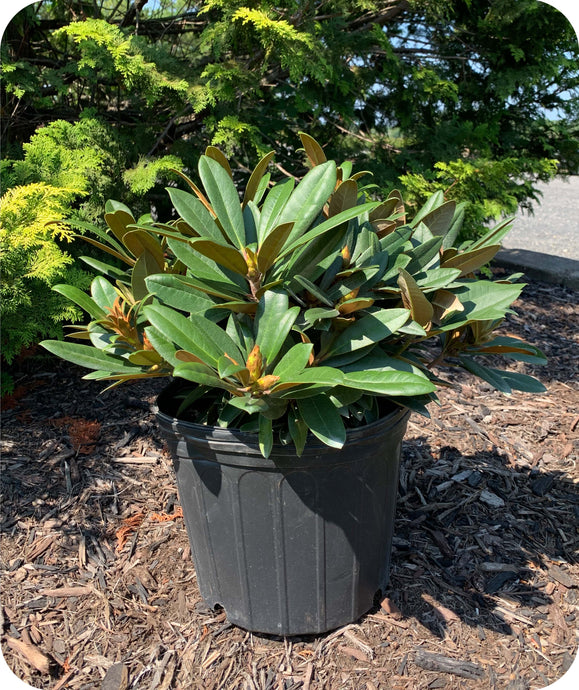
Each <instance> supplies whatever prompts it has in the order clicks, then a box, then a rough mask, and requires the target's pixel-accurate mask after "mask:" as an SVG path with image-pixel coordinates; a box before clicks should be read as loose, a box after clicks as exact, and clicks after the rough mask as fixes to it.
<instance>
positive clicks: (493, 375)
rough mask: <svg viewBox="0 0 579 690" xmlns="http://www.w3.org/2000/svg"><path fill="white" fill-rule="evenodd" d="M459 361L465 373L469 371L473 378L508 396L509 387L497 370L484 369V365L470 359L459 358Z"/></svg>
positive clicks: (501, 373)
mask: <svg viewBox="0 0 579 690" xmlns="http://www.w3.org/2000/svg"><path fill="white" fill-rule="evenodd" d="M459 359H460V363H461V364H462V366H463V367H464V368H465V369H466V370H467V371H470V373H471V374H474V375H475V376H478V377H479V378H481V379H482V380H483V381H486V382H487V383H490V384H491V386H493V387H494V388H496V389H497V390H499V391H501V392H502V393H507V394H508V393H510V392H511V386H510V385H509V383H508V382H507V381H506V380H505V379H504V378H503V372H501V371H498V370H497V369H491V368H490V367H485V366H484V365H482V364H479V363H478V362H476V361H475V360H474V359H471V358H470V357H459Z"/></svg>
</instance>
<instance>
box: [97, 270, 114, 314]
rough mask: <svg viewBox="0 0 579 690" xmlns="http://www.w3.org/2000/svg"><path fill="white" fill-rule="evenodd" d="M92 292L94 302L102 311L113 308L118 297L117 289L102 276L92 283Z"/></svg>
mask: <svg viewBox="0 0 579 690" xmlns="http://www.w3.org/2000/svg"><path fill="white" fill-rule="evenodd" d="M90 292H91V295H92V298H93V300H94V301H95V302H96V303H97V304H98V306H99V307H100V308H101V309H105V307H112V306H113V304H114V303H115V301H116V299H117V297H118V293H117V291H116V290H115V288H114V287H113V286H112V285H111V284H110V283H109V281H108V280H107V279H106V278H103V277H102V276H97V277H96V278H95V279H94V280H93V281H92V283H91V284H90Z"/></svg>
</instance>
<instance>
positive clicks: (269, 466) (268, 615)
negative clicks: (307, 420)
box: [157, 384, 409, 635]
mask: <svg viewBox="0 0 579 690" xmlns="http://www.w3.org/2000/svg"><path fill="white" fill-rule="evenodd" d="M173 386H174V384H172V385H171V386H169V388H168V389H166V390H165V391H164V392H163V393H161V395H160V396H159V398H158V401H157V403H158V412H157V420H158V423H159V426H160V428H161V430H162V432H163V434H164V436H165V437H166V439H167V441H168V444H169V449H170V451H171V454H172V456H173V462H174V467H175V472H176V475H177V485H178V490H179V498H180V501H181V505H182V508H183V514H184V517H185V524H186V526H187V532H188V534H189V541H190V543H191V552H192V556H193V561H194V564H195V567H196V572H197V579H198V582H199V588H200V590H201V595H202V597H203V599H204V600H205V602H206V603H207V604H209V606H211V607H214V606H215V605H217V604H220V605H221V606H223V607H224V609H225V612H226V614H227V618H228V619H229V620H230V621H231V622H232V623H235V624H236V625H239V626H241V627H243V628H246V629H247V630H252V631H254V632H262V633H270V634H276V635H299V634H308V633H321V632H325V631H327V630H331V629H332V628H336V627H339V626H341V625H344V624H346V623H350V622H352V621H355V620H357V619H358V618H359V617H360V616H361V615H362V614H364V613H365V612H366V611H368V609H370V608H371V607H372V604H373V601H374V597H375V594H376V592H377V591H378V590H380V589H383V588H384V587H385V585H386V583H387V580H388V571H389V561H390V549H391V543H392V530H393V523H394V513H395V506H396V493H397V484H398V467H399V460H400V447H401V442H402V437H403V436H404V432H405V430H406V423H407V420H408V416H409V413H408V412H407V411H405V410H402V409H400V410H396V411H394V412H392V413H391V414H389V415H388V416H386V417H385V418H383V419H381V420H380V421H378V422H375V423H373V424H369V425H367V426H365V427H363V428H359V429H355V430H351V431H349V432H348V435H347V442H346V444H345V446H344V448H343V449H342V450H336V449H332V448H329V447H328V446H326V445H324V444H322V443H321V442H318V441H317V439H315V438H314V439H312V440H311V441H308V444H307V445H306V448H305V451H304V453H303V455H302V457H301V458H298V457H296V455H295V453H294V452H292V450H293V447H290V446H282V445H275V446H274V448H273V451H272V453H271V455H270V457H269V459H267V460H266V459H264V458H263V457H262V456H261V454H260V452H259V447H258V444H257V438H256V436H255V435H254V434H248V433H243V432H240V431H236V430H230V429H221V428H215V427H207V426H202V425H199V424H192V423H190V422H184V421H180V420H178V419H176V418H175V417H173V416H172V414H173V410H174V404H175V403H174V390H175V389H174V387H173Z"/></svg>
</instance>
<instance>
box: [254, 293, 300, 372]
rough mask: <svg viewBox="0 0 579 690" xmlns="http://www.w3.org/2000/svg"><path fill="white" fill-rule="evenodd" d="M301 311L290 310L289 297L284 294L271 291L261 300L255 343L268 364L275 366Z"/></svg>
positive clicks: (295, 308)
mask: <svg viewBox="0 0 579 690" xmlns="http://www.w3.org/2000/svg"><path fill="white" fill-rule="evenodd" d="M299 311H300V309H299V307H291V309H288V297H287V295H286V294H285V293H283V292H275V291H274V290H269V291H268V292H266V293H265V295H264V296H263V297H262V298H261V299H260V300H259V305H258V308H257V315H256V319H255V321H256V327H257V336H256V339H255V342H256V344H257V345H259V349H260V350H261V354H262V355H263V357H264V358H265V360H266V361H267V363H268V364H273V361H274V360H275V358H276V357H277V355H278V353H279V351H280V349H281V347H282V345H283V343H284V342H285V339H286V338H287V336H288V334H289V332H290V330H291V328H292V326H293V325H294V322H295V320H296V319H297V317H298V314H299Z"/></svg>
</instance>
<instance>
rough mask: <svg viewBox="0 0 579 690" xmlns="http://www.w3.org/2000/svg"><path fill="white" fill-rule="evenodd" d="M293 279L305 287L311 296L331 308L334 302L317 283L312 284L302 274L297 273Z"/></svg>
mask: <svg viewBox="0 0 579 690" xmlns="http://www.w3.org/2000/svg"><path fill="white" fill-rule="evenodd" d="M294 279H295V281H296V282H298V283H299V284H300V285H301V286H302V287H303V288H305V289H306V290H307V291H308V292H309V293H310V295H312V297H315V298H316V299H318V300H319V301H320V302H323V303H324V304H325V305H327V306H328V307H330V308H332V307H333V306H334V303H333V302H332V301H331V300H330V299H329V298H328V296H327V295H325V294H324V293H323V292H322V290H320V288H319V287H318V286H317V285H314V283H312V282H311V281H310V280H308V279H307V278H304V276H301V275H297V276H295V277H294Z"/></svg>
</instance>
